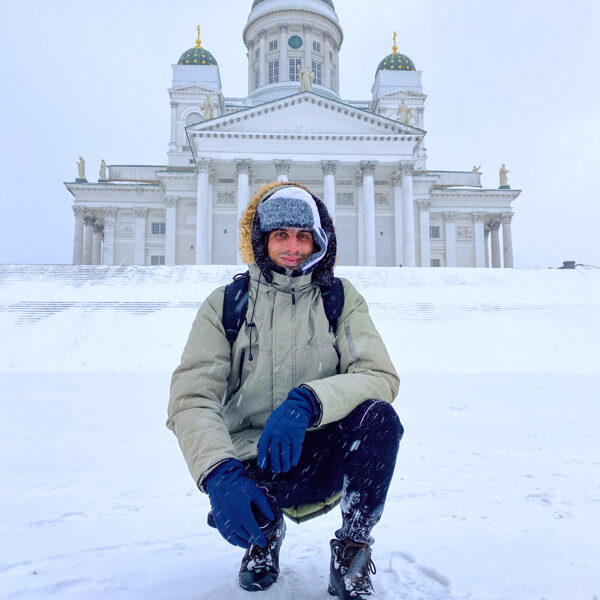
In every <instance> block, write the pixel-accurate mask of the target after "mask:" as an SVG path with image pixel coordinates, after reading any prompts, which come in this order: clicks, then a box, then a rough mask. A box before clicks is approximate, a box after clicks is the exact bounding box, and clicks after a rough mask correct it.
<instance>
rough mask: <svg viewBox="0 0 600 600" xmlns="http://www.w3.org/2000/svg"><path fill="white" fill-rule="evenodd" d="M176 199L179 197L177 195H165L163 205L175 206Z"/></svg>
mask: <svg viewBox="0 0 600 600" xmlns="http://www.w3.org/2000/svg"><path fill="white" fill-rule="evenodd" d="M178 200H179V198H178V197H177V196H167V197H166V198H165V205H166V206H168V207H169V208H172V207H173V206H177V201H178Z"/></svg>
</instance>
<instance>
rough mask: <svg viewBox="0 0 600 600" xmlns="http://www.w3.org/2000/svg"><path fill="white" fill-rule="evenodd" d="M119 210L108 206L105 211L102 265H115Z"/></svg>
mask: <svg viewBox="0 0 600 600" xmlns="http://www.w3.org/2000/svg"><path fill="white" fill-rule="evenodd" d="M116 216H117V209H116V207H114V206H108V207H107V208H105V209H104V249H103V251H102V264H103V265H114V264H115V218H116Z"/></svg>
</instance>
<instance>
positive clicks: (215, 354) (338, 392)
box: [167, 195, 399, 491]
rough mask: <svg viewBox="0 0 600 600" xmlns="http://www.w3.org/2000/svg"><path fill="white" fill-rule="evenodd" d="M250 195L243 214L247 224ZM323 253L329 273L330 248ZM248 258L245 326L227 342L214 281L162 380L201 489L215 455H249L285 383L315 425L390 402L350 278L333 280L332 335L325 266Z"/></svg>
mask: <svg viewBox="0 0 600 600" xmlns="http://www.w3.org/2000/svg"><path fill="white" fill-rule="evenodd" d="M257 196H258V195H257ZM259 199H260V198H257V197H255V198H254V199H253V201H251V203H250V205H249V208H248V210H247V211H246V215H244V219H246V223H247V224H248V223H251V222H252V214H253V212H254V211H255V210H256V205H257V204H258V201H259ZM319 202H320V201H319ZM324 210H326V209H324ZM326 218H328V217H326ZM329 223H330V222H329ZM330 227H331V229H332V226H331V225H330ZM241 230H242V251H243V255H244V250H245V253H246V260H247V262H251V259H252V255H251V254H250V256H248V252H249V251H248V247H249V246H250V244H251V242H250V236H251V226H246V227H245V228H244V222H243V221H242V225H241ZM244 236H245V241H246V247H245V248H244V247H243V243H244ZM333 239H334V243H333V244H332V247H333V248H334V249H335V238H333ZM255 247H256V244H255ZM327 260H328V261H330V262H331V264H330V265H329V266H327V262H324V265H325V266H327V268H328V269H329V272H330V273H331V272H332V271H331V270H332V268H333V262H334V260H335V252H333V255H332V256H331V257H329V258H327ZM257 262H260V264H261V266H262V268H259V266H257V265H256V264H250V266H249V269H250V275H251V279H250V287H249V297H248V308H247V312H246V317H247V322H248V323H254V324H255V326H254V327H244V326H242V328H241V329H240V332H239V334H238V337H237V339H236V340H235V342H234V343H233V346H230V344H229V342H228V341H227V338H226V337H225V331H224V328H223V324H222V320H221V318H222V309H223V296H224V290H225V288H224V287H219V288H217V289H216V290H215V291H214V292H212V293H211V294H210V295H209V296H208V298H206V300H205V301H204V303H203V304H202V306H201V307H200V309H199V311H198V314H197V316H196V319H195V321H194V323H193V325H192V330H191V332H190V335H189V339H188V341H187V344H186V346H185V349H184V351H183V355H182V359H181V364H180V365H179V366H178V367H177V369H176V370H175V372H174V373H173V377H172V380H171V395H170V400H169V409H168V420H167V426H168V427H169V428H170V429H171V430H172V431H173V432H174V433H175V435H176V436H177V439H178V441H179V445H180V447H181V449H182V452H183V455H184V457H185V460H186V462H187V465H188V468H189V470H190V472H191V474H192V477H193V478H194V480H195V481H196V482H197V484H198V487H200V489H201V490H203V491H204V487H203V481H204V479H205V477H206V476H207V474H208V473H210V471H211V470H212V469H214V468H215V467H216V466H217V465H219V464H220V463H221V462H223V461H225V460H227V459H229V458H237V459H239V460H242V461H243V460H248V459H252V458H255V457H256V455H257V443H258V439H259V438H260V435H261V433H262V430H263V428H264V426H265V424H266V422H267V419H268V418H269V415H270V414H271V412H272V411H273V409H275V408H277V407H278V406H279V405H280V404H281V403H282V402H284V400H285V399H286V398H287V395H288V392H289V391H290V390H291V389H292V388H294V387H298V386H301V385H302V386H305V387H307V388H309V389H310V390H311V391H312V392H313V393H314V395H315V397H316V399H317V401H318V404H319V408H320V413H321V414H320V417H319V419H318V421H317V422H316V423H315V424H314V426H315V427H322V426H325V425H327V424H329V423H332V422H335V421H338V420H340V419H342V418H344V417H345V416H346V415H348V414H349V413H350V412H352V410H354V408H356V407H357V406H358V405H359V404H361V403H362V402H364V401H365V400H367V399H369V398H376V399H379V400H384V401H387V402H392V401H393V400H394V398H395V396H396V394H397V392H398V387H399V379H398V375H397V374H396V371H395V369H394V367H393V365H392V362H391V360H390V357H389V355H388V353H387V350H386V348H385V346H384V344H383V341H382V340H381V337H380V336H379V334H378V332H377V330H376V329H375V326H374V325H373V322H372V321H371V318H370V316H369V312H368V308H367V305H366V303H365V301H364V299H363V298H362V296H361V295H360V294H359V293H358V292H357V290H356V289H355V288H354V286H352V284H351V283H350V282H348V281H347V280H342V281H343V285H344V309H343V312H342V314H341V316H340V318H339V320H338V327H337V333H336V335H334V334H333V333H331V332H330V331H329V323H328V321H327V317H326V315H325V310H324V308H323V301H322V298H321V291H320V288H319V287H318V286H317V285H315V283H314V280H315V278H316V277H321V278H323V277H325V276H327V273H325V272H323V273H325V274H324V275H323V273H322V274H321V275H315V273H309V274H306V275H300V276H297V277H290V276H286V275H284V274H281V273H277V272H274V271H270V272H267V273H266V274H267V277H265V276H264V275H265V268H264V265H263V262H262V261H257ZM266 279H269V280H270V281H266ZM338 356H339V360H338ZM338 362H339V365H338Z"/></svg>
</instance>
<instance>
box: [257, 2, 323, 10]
mask: <svg viewBox="0 0 600 600" xmlns="http://www.w3.org/2000/svg"><path fill="white" fill-rule="evenodd" d="M264 1H265V0H254V2H253V3H252V8H255V7H257V6H258V5H259V4H261V3H262V2H264ZM321 2H325V4H328V5H329V6H331V8H333V10H335V6H333V2H332V1H331V0H321Z"/></svg>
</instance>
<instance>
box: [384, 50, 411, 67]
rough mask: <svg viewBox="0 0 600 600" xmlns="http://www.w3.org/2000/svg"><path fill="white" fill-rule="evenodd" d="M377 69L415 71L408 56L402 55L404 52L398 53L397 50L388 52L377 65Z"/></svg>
mask: <svg viewBox="0 0 600 600" xmlns="http://www.w3.org/2000/svg"><path fill="white" fill-rule="evenodd" d="M377 70H378V71H416V69H415V63H414V62H413V61H412V60H410V58H408V56H404V54H400V53H399V52H392V53H391V54H388V55H387V56H386V57H385V58H384V59H383V60H382V61H381V62H380V63H379V66H378V67H377Z"/></svg>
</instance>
